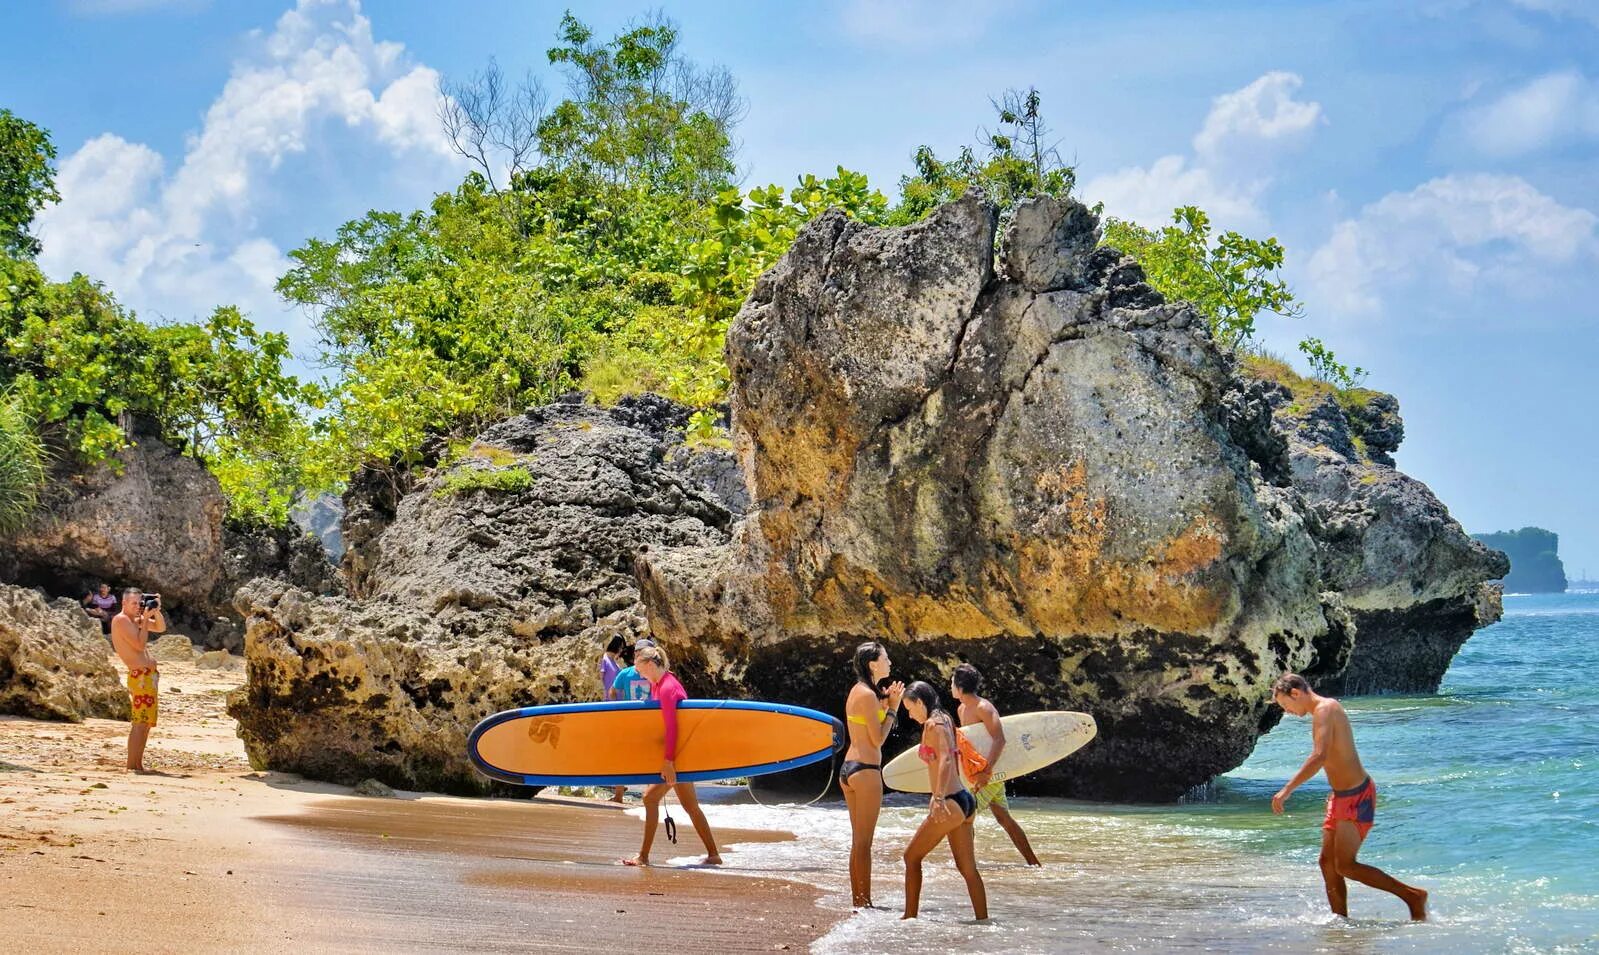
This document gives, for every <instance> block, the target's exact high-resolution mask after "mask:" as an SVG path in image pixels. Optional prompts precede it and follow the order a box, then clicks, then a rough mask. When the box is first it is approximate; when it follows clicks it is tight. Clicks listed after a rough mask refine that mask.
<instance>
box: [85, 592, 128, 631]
mask: <svg viewBox="0 0 1599 955" xmlns="http://www.w3.org/2000/svg"><path fill="white" fill-rule="evenodd" d="M118 603H121V601H119V600H117V595H116V594H114V593H112V592H111V585H110V584H101V585H100V589H99V590H97V591H96V592H94V593H92V594H89V595H88V596H86V597H84V598H83V606H84V607H86V608H87V612H88V614H89V616H91V617H93V618H95V619H96V620H98V621H100V632H101V633H103V634H106V635H107V636H110V634H111V618H112V617H115V616H116V615H117V604H118Z"/></svg>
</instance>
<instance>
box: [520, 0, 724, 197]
mask: <svg viewBox="0 0 1599 955" xmlns="http://www.w3.org/2000/svg"><path fill="white" fill-rule="evenodd" d="M560 41H561V45H558V46H556V47H554V48H552V49H551V50H550V51H549V59H550V62H551V63H555V64H561V65H564V66H565V67H566V68H567V71H568V79H569V81H570V83H571V88H572V92H573V97H572V98H570V99H567V100H565V101H564V102H562V103H561V104H560V105H558V106H556V107H555V109H553V110H552V111H550V113H549V114H548V115H546V116H545V117H544V118H543V119H542V120H541V121H540V122H539V123H538V124H537V126H536V134H537V137H538V142H539V151H540V153H541V154H542V155H543V156H544V157H546V159H547V160H548V161H549V162H550V164H551V165H554V166H555V167H557V168H568V169H570V168H575V169H580V170H582V171H584V172H586V173H590V174H592V175H594V176H596V177H598V178H600V179H601V180H603V181H605V182H607V183H610V184H612V185H620V184H624V183H632V184H639V185H645V186H647V187H649V188H650V189H652V190H659V191H664V192H667V193H670V194H672V195H677V196H687V197H692V198H695V199H701V200H704V199H709V198H710V197H711V196H712V195H714V194H715V193H716V192H718V191H720V190H721V189H722V188H723V187H724V186H725V185H726V184H727V183H729V182H730V181H731V180H732V178H733V174H734V172H735V168H734V163H733V155H732V145H731V142H730V139H729V133H730V132H731V127H732V125H733V123H734V122H735V121H736V119H737V117H738V115H739V113H740V112H742V109H743V104H742V103H741V101H740V100H739V99H738V96H737V86H736V84H735V83H734V82H733V80H732V78H731V76H729V75H728V74H727V72H726V71H725V70H702V69H699V68H697V67H694V66H693V65H692V64H688V63H686V62H685V61H683V60H682V59H681V58H680V57H679V56H678V55H677V52H676V51H677V28H676V26H674V25H673V24H672V23H671V22H670V21H669V20H666V19H665V18H663V17H659V16H657V17H655V18H653V19H650V20H647V21H646V22H644V23H642V24H640V25H637V26H635V27H633V28H632V29H629V30H627V31H626V32H624V33H621V34H619V35H618V36H616V37H615V38H613V39H612V40H611V41H610V42H609V43H605V44H596V43H595V42H594V34H593V31H591V30H590V29H589V28H588V27H587V26H585V25H584V24H583V23H582V21H580V20H578V19H577V18H576V17H574V16H572V14H571V13H570V12H568V13H566V14H565V15H564V16H563V17H562V18H561V27H560Z"/></svg>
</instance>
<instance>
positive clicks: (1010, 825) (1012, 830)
mask: <svg viewBox="0 0 1599 955" xmlns="http://www.w3.org/2000/svg"><path fill="white" fill-rule="evenodd" d="M949 685H950V690H951V692H953V693H954V694H955V698H956V699H957V700H960V713H959V719H960V724H961V725H962V726H971V725H972V724H974V723H981V724H983V726H985V727H987V729H988V738H989V739H990V740H992V742H991V743H990V744H989V747H988V752H987V753H985V754H984V755H986V756H987V757H988V769H986V770H984V771H983V772H981V773H978V774H977V778H976V779H973V780H971V784H972V789H973V791H974V792H975V793H976V795H977V808H978V809H982V808H983V807H985V806H986V807H988V810H989V811H990V812H992V813H993V814H994V818H995V819H996V820H998V821H999V825H1000V828H1001V829H1004V830H1005V833H1006V835H1009V836H1010V841H1011V842H1014V843H1015V844H1016V848H1017V849H1018V850H1020V852H1021V854H1022V858H1023V859H1026V860H1027V864H1028V865H1039V866H1041V865H1043V863H1042V862H1039V861H1038V856H1036V855H1034V854H1033V847H1032V845H1031V844H1030V843H1028V841H1027V833H1026V832H1024V831H1023V830H1022V825H1021V823H1019V822H1017V821H1016V819H1015V817H1014V816H1012V815H1011V814H1010V803H1009V802H1007V801H1006V800H1005V781H1004V780H1003V779H994V778H993V775H994V767H995V766H997V765H999V754H1000V753H1003V752H1004V751H1005V728H1004V727H1003V726H1001V725H1000V722H999V710H998V709H996V708H995V707H994V704H992V703H990V702H989V701H987V700H985V699H983V698H982V697H981V696H978V695H977V694H978V691H980V690H981V689H982V688H983V675H982V674H981V673H979V672H978V671H977V668H976V667H974V666H972V665H971V664H970V663H962V664H961V665H960V666H958V667H956V668H955V672H954V673H952V674H950V678H949Z"/></svg>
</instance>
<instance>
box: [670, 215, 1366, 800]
mask: <svg viewBox="0 0 1599 955" xmlns="http://www.w3.org/2000/svg"><path fill="white" fill-rule="evenodd" d="M995 221H996V219H995V215H994V212H993V210H992V208H991V207H989V206H988V205H987V204H986V203H984V202H982V201H980V200H979V199H977V198H975V197H969V198H967V199H964V200H962V201H960V202H958V203H953V204H950V205H948V206H945V207H943V208H942V209H940V210H938V211H937V212H935V213H934V214H933V215H932V216H931V217H930V218H929V219H927V220H926V221H924V222H922V223H920V224H917V225H914V226H911V227H908V228H905V229H875V228H870V227H867V226H863V225H861V224H859V223H855V222H852V221H850V220H848V219H846V218H845V217H844V216H842V215H840V214H837V213H829V214H828V215H825V216H823V217H821V218H819V219H818V220H816V221H815V222H814V223H812V224H811V225H810V226H809V227H807V228H806V229H805V230H804V231H803V232H802V233H801V235H800V236H799V238H798V239H797V241H796V242H795V244H794V247H793V249H792V250H791V251H790V252H789V253H788V254H787V255H786V256H785V257H784V258H783V260H782V261H781V262H780V263H779V264H778V265H777V266H775V267H774V268H773V269H772V270H771V271H769V272H768V273H767V274H766V275H765V276H763V277H762V278H761V280H760V281H759V282H758V284H757V286H756V288H755V290H754V292H753V293H752V295H751V297H750V299H749V301H748V302H747V303H746V304H745V306H744V308H743V310H742V311H741V312H740V313H739V316H738V318H737V320H736V321H735V322H734V324H733V327H732V328H731V330H730V331H729V335H728V359H729V365H730V367H731V370H732V373H733V378H734V390H733V396H732V411H733V432H734V438H735V441H736V442H737V446H738V451H739V454H740V458H741V461H742V463H743V466H744V469H745V471H746V473H747V476H748V481H749V488H750V492H751V493H750V497H751V500H752V510H751V512H750V516H749V517H748V518H747V519H746V520H745V521H743V522H742V523H741V524H740V525H739V526H738V528H737V532H736V535H735V538H734V541H733V543H732V545H731V546H729V547H725V548H707V549H701V550H698V551H693V552H668V553H659V552H652V553H651V554H650V555H648V557H647V559H646V562H645V564H644V565H643V567H642V569H641V573H642V576H643V583H644V585H645V594H646V598H647V602H648V605H649V607H650V612H651V622H652V624H653V626H654V629H655V632H656V635H657V637H658V638H661V639H664V640H665V641H666V643H667V645H668V646H670V647H673V648H674V649H677V650H679V651H680V653H681V654H682V655H683V656H684V657H685V658H689V659H693V660H694V661H695V663H696V664H697V665H699V666H700V667H703V669H704V671H705V672H706V673H707V674H715V675H721V676H722V677H723V678H725V679H726V680H727V681H728V682H729V683H730V684H731V683H740V682H741V683H742V684H743V685H745V686H746V687H747V688H748V689H749V690H751V691H753V692H755V693H757V694H760V695H767V696H772V697H780V698H784V699H794V700H796V701H798V702H804V703H808V704H811V705H818V706H821V707H824V708H826V709H836V708H837V706H838V701H839V699H841V697H842V694H843V692H844V690H845V689H846V688H847V683H848V676H847V668H846V667H843V666H841V665H840V663H841V661H842V660H843V657H844V655H845V654H846V653H847V651H848V649H849V648H850V647H851V646H853V644H854V643H855V642H856V641H858V640H860V639H864V638H875V639H883V640H886V641H889V642H890V644H891V646H892V647H893V648H894V652H895V654H896V656H897V658H898V659H900V660H902V661H905V663H906V664H907V665H906V666H904V667H902V669H901V671H900V672H902V673H905V674H906V675H908V676H919V675H925V676H929V677H933V678H935V679H939V680H940V682H942V678H941V675H942V674H944V673H947V669H948V665H950V664H952V663H953V662H955V661H956V659H957V658H965V659H970V660H972V661H973V662H975V663H978V664H979V665H980V666H984V667H985V668H986V669H987V670H988V671H989V672H990V673H991V676H992V683H993V690H994V694H995V696H996V698H997V699H998V700H999V701H1000V702H1001V705H1002V706H1004V707H1005V708H1007V709H1009V710H1023V709H1038V708H1061V709H1081V710H1087V711H1089V712H1092V713H1093V714H1094V715H1095V717H1096V718H1097V719H1098V720H1099V723H1100V727H1101V735H1100V738H1099V740H1098V741H1097V742H1096V743H1095V744H1094V745H1093V746H1091V747H1090V748H1089V749H1087V750H1085V751H1084V752H1083V753H1082V754H1080V755H1078V756H1075V757H1073V758H1072V759H1071V760H1068V761H1066V762H1065V763H1062V764H1058V765H1057V766H1056V767H1054V768H1053V769H1051V770H1050V771H1047V772H1045V773H1041V774H1038V775H1037V776H1035V777H1030V780H1031V786H1032V787H1034V788H1041V789H1047V790H1049V791H1052V792H1057V793H1064V794H1071V795H1084V796H1112V797H1132V798H1170V797H1174V796H1176V795H1178V794H1180V793H1181V792H1183V791H1184V790H1186V789H1187V788H1188V787H1190V786H1192V785H1194V784H1196V783H1200V782H1203V781H1204V780H1206V779H1208V778H1210V777H1211V776H1212V775H1214V774H1216V773H1219V772H1223V771H1225V770H1227V769H1230V768H1232V767H1233V766H1236V765H1237V764H1238V763H1239V762H1241V761H1242V759H1243V758H1244V757H1245V756H1246V755H1247V754H1248V753H1249V751H1250V749H1251V748H1252V747H1253V744H1254V740H1255V738H1256V736H1257V735H1258V733H1259V732H1260V727H1261V725H1262V722H1263V721H1266V720H1268V719H1269V705H1270V694H1269V689H1268V687H1269V684H1270V682H1271V680H1272V679H1273V678H1275V676H1276V675H1277V674H1279V673H1281V672H1282V671H1283V670H1285V669H1298V670H1309V671H1315V670H1316V669H1317V667H1318V666H1319V665H1320V664H1321V662H1322V660H1323V658H1326V657H1336V656H1337V655H1338V653H1339V652H1341V648H1340V647H1338V646H1336V644H1337V643H1338V642H1339V641H1347V640H1348V638H1349V637H1348V634H1347V632H1346V631H1344V630H1343V629H1342V628H1339V627H1335V626H1333V625H1330V624H1329V622H1328V618H1327V613H1326V611H1325V610H1324V608H1323V605H1322V600H1321V597H1320V591H1321V587H1320V581H1319V574H1318V569H1317V560H1316V552H1315V547H1314V544H1313V542H1312V540H1311V538H1310V536H1309V534H1308V532H1307V530H1306V529H1305V527H1304V524H1303V519H1302V515H1301V512H1300V510H1299V508H1298V504H1297V502H1296V500H1295V499H1294V495H1293V494H1292V492H1291V491H1289V490H1288V489H1285V488H1282V487H1278V486H1275V485H1274V484H1273V483H1272V482H1271V480H1269V479H1268V478H1267V477H1265V476H1264V472H1263V470H1262V468H1261V467H1259V466H1256V465H1257V464H1258V463H1259V462H1253V463H1252V460H1251V455H1254V456H1255V457H1266V456H1269V455H1270V454H1271V453H1272V452H1270V451H1269V450H1263V449H1261V448H1259V447H1250V446H1246V445H1245V444H1243V443H1240V442H1239V441H1238V440H1237V439H1236V437H1235V436H1234V433H1233V432H1234V431H1235V430H1237V428H1236V427H1235V426H1234V422H1233V421H1232V420H1231V419H1230V418H1229V414H1228V412H1227V410H1226V409H1225V408H1224V406H1223V400H1222V399H1223V396H1224V394H1225V393H1226V392H1227V391H1228V390H1229V388H1230V386H1231V385H1232V381H1233V379H1232V374H1231V368H1230V363H1229V362H1228V361H1227V359H1226V358H1225V357H1224V356H1223V355H1222V353H1221V352H1220V351H1219V350H1218V349H1217V348H1216V346H1215V345H1214V344H1213V342H1212V341H1211V340H1210V337H1209V333H1208V331H1207V329H1206V327H1205V324H1204V322H1203V321H1200V320H1199V319H1197V318H1196V317H1195V315H1194V314H1193V312H1192V311H1191V310H1190V309H1189V308H1188V307H1187V306H1184V305H1173V304H1167V303H1164V302H1163V301H1162V300H1161V298H1160V296H1159V295H1157V294H1156V293H1155V292H1154V291H1153V290H1151V289H1150V288H1149V287H1148V286H1147V285H1146V284H1144V282H1143V281H1142V274H1141V272H1140V270H1139V269H1138V267H1137V265H1136V264H1134V263H1133V262H1132V261H1131V260H1130V259H1127V258H1125V257H1123V256H1121V255H1120V254H1119V253H1117V252H1116V251H1114V250H1111V249H1105V248H1100V247H1098V235H1097V228H1098V224H1097V221H1096V220H1095V219H1094V217H1093V216H1092V215H1091V214H1090V213H1088V211H1087V210H1086V209H1084V208H1083V207H1082V206H1081V205H1080V204H1077V203H1074V202H1057V201H1055V200H1053V199H1041V200H1035V201H1033V202H1029V203H1026V204H1024V205H1022V206H1021V207H1020V208H1018V210H1017V211H1016V213H1015V215H1014V216H1013V218H1012V220H1011V222H1010V223H1009V226H1008V230H1007V233H1006V235H1005V237H1004V239H1003V241H1002V243H1001V246H1000V251H999V255H998V259H997V262H996V259H995V256H994V253H993V248H994V228H995ZM1275 453H1276V456H1277V458H1278V459H1279V460H1277V462H1276V463H1277V464H1279V465H1280V463H1281V462H1280V450H1278V451H1277V452H1275ZM1271 463H1272V462H1271V461H1268V462H1267V464H1268V465H1270V464H1271ZM1329 635H1332V636H1331V637H1330V636H1329ZM1329 644H1333V645H1329Z"/></svg>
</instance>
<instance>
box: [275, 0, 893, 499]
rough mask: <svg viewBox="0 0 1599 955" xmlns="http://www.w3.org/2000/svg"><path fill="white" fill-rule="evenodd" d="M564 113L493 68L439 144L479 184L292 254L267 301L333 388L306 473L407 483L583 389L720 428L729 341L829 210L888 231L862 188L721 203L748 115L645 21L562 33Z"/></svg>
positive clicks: (875, 199) (527, 84)
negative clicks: (317, 350)
mask: <svg viewBox="0 0 1599 955" xmlns="http://www.w3.org/2000/svg"><path fill="white" fill-rule="evenodd" d="M549 55H550V59H551V61H552V62H553V63H557V64H560V65H562V66H564V67H565V68H566V73H567V80H568V94H569V95H568V97H567V98H566V99H565V100H563V101H562V102H561V103H560V104H558V105H557V106H556V107H554V108H553V109H551V110H549V111H547V112H546V111H544V107H543V103H544V98H545V97H544V94H543V91H542V90H540V89H539V88H538V87H537V84H535V83H533V82H532V81H524V82H523V83H521V84H520V85H515V86H513V84H511V83H509V82H508V81H507V80H506V78H505V77H504V76H503V75H502V74H501V73H500V71H499V70H498V68H497V67H495V66H494V65H493V64H492V63H491V64H490V65H489V67H488V68H487V69H485V70H484V71H482V72H480V73H478V74H476V75H475V76H474V77H472V78H471V79H470V80H468V81H466V82H464V83H459V84H445V87H444V92H445V94H446V99H445V101H444V106H443V110H442V115H443V122H444V127H445V132H446V134H447V135H448V136H449V137H450V139H451V141H452V142H453V143H454V144H455V148H456V149H457V151H458V152H460V153H461V154H462V155H463V156H466V157H467V158H468V159H469V160H471V161H472V162H473V163H474V164H475V165H476V166H477V167H478V168H477V169H476V170H474V172H473V173H471V174H469V175H468V176H467V177H466V179H465V181H464V182H462V184H461V185H460V187H459V188H457V189H456V190H454V191H453V192H451V193H447V194H442V195H439V196H437V197H435V199H434V201H433V203H432V205H431V207H430V208H429V209H428V210H426V211H418V212H415V213H411V214H409V215H402V214H399V213H391V212H374V213H370V214H368V215H367V216H366V217H365V218H363V219H360V220H357V221H354V222H349V223H346V224H345V225H344V226H343V227H341V228H340V229H339V230H338V232H337V233H336V235H335V236H334V237H333V238H332V239H329V240H321V239H313V240H311V241H310V242H308V243H307V244H306V245H305V246H304V247H302V248H300V249H298V250H295V251H294V252H292V253H291V258H292V259H293V261H294V263H295V264H294V267H293V268H292V269H291V270H290V271H289V272H288V273H287V274H286V275H284V276H283V278H282V279H281V280H280V282H279V285H278V289H279V291H280V292H281V293H282V294H283V295H284V296H285V297H286V298H288V299H289V300H290V301H294V302H298V303H300V304H302V305H305V306H306V307H307V308H309V309H310V310H311V312H312V314H313V317H314V321H315V323H316V326H317V328H318V330H319V333H320V339H321V345H322V348H323V350H324V355H323V358H324V360H325V362H326V363H327V364H328V365H329V366H330V367H332V368H334V369H336V370H337V371H338V372H339V375H340V380H339V383H338V385H337V386H336V388H335V389H334V393H333V394H332V395H331V396H330V403H329V406H328V412H329V413H328V414H327V415H326V416H325V417H324V418H323V419H321V420H320V421H319V422H318V423H317V438H316V441H315V442H314V445H315V448H314V451H313V454H312V457H313V459H314V460H313V461H311V462H310V464H309V466H308V473H314V474H316V475H317V476H318V479H319V480H322V479H329V480H337V479H338V478H339V477H342V475H341V474H340V473H339V472H340V469H341V468H342V469H344V470H345V471H348V470H349V469H350V468H352V467H354V466H358V465H365V466H368V467H377V468H394V467H399V468H404V467H406V466H407V465H409V464H410V463H411V462H414V461H415V460H416V459H417V456H418V451H417V449H418V446H419V445H420V444H421V442H422V440H423V438H424V437H425V436H426V435H428V434H442V435H449V436H458V435H464V434H469V433H472V432H474V431H475V430H477V429H479V428H480V427H481V426H482V425H483V424H484V423H485V422H487V421H489V420H492V419H495V418H499V417H503V416H505V415H506V414H510V413H515V412H517V411H520V410H522V409H523V408H525V407H527V406H528V405H530V404H535V403H540V402H543V401H547V400H549V399H550V398H552V397H554V396H556V395H558V394H560V393H561V392H563V391H566V390H569V389H571V388H573V387H577V386H580V385H581V386H583V387H587V388H589V389H591V390H592V391H593V392H595V394H596V395H597V396H598V397H600V398H602V399H604V400H610V399H614V398H615V397H617V396H619V395H621V394H624V393H629V392H634V391H639V390H646V389H648V390H654V391H658V392H661V393H663V394H666V395H668V396H670V397H673V398H677V399H679V400H682V401H685V402H688V403H690V404H692V405H694V406H695V407H697V408H699V409H702V414H701V415H700V416H699V418H698V419H697V423H698V425H699V426H701V427H708V425H709V423H710V422H711V421H714V419H715V414H714V411H712V410H711V409H713V408H714V406H715V405H716V404H717V403H718V402H720V401H722V400H723V398H724V397H725V394H726V389H727V370H726V367H725V364H724V361H723V358H722V346H723V340H724V336H725V333H726V329H727V324H728V322H729V320H730V319H731V318H732V316H733V314H734V313H736V312H737V310H738V308H739V306H740V305H741V304H742V302H743V300H744V298H745V296H746V295H747V294H748V292H749V289H750V287H751V286H752V285H753V284H754V282H755V278H756V277H757V276H758V275H759V274H760V272H761V271H763V270H764V269H766V268H767V267H768V266H770V265H771V263H772V262H774V261H775V260H776V259H777V257H778V256H779V255H781V254H782V253H783V252H784V251H786V250H787V248H788V246H789V245H790V244H791V243H792V241H793V238H794V235H795V233H796V232H797V230H798V229H799V227H800V226H802V225H803V224H804V223H805V222H806V221H809V219H811V218H813V217H814V216H816V215H819V214H821V212H822V211H824V210H825V209H826V208H828V207H829V206H831V205H838V206H842V207H843V208H845V209H846V211H848V212H850V213H851V214H854V215H858V216H860V217H862V218H867V219H870V220H872V221H883V220H884V219H885V218H886V214H887V205H888V203H887V200H886V199H885V198H884V197H883V196H882V195H881V194H880V193H877V192H875V191H874V190H872V189H871V188H870V187H869V186H868V184H867V183H866V180H865V178H864V177H863V176H860V175H859V174H856V173H850V172H847V171H845V170H842V169H840V170H838V173H837V175H835V176H833V177H830V178H825V179H822V178H818V177H815V176H806V177H802V178H801V179H800V180H799V182H798V184H797V186H796V187H795V188H793V189H792V190H787V191H785V190H783V189H781V188H778V187H775V186H769V187H766V188H761V189H753V190H751V191H750V192H749V193H747V194H746V193H744V192H742V191H741V190H739V189H738V188H736V187H735V186H733V184H732V181H731V180H732V176H733V173H734V168H735V167H734V161H733V148H732V140H731V132H732V130H733V127H734V125H735V124H736V122H737V120H738V118H739V116H740V115H741V113H742V110H743V103H742V101H741V100H740V99H739V98H738V95H737V87H736V85H735V84H734V83H733V81H732V79H731V77H730V76H728V75H727V74H726V71H725V70H719V69H706V68H701V67H699V66H697V65H695V64H692V63H689V62H687V61H685V60H684V59H683V58H682V57H681V55H680V53H679V52H678V45H677V31H676V28H675V27H673V26H672V25H671V23H670V22H669V21H666V20H663V19H660V18H656V19H652V20H648V21H645V22H644V23H642V24H640V25H635V26H633V27H630V28H627V29H625V30H624V31H623V32H621V33H619V34H618V35H617V36H615V37H613V38H612V39H610V40H609V41H606V42H603V43H602V42H599V41H597V40H596V39H595V37H594V36H593V34H592V32H591V31H590V30H589V29H588V27H586V26H585V25H583V24H582V23H581V22H580V21H578V20H577V19H576V18H575V17H572V16H570V15H568V16H567V17H566V18H565V19H563V21H562V24H561V33H560V36H559V43H558V45H557V46H556V47H554V48H553V49H551V50H550V54H549Z"/></svg>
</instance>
